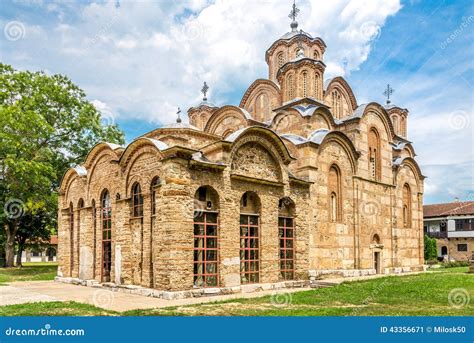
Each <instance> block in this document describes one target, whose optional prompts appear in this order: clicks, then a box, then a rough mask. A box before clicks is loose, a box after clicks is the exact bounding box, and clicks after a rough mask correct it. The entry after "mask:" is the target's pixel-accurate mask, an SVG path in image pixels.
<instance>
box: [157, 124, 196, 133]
mask: <svg viewBox="0 0 474 343" xmlns="http://www.w3.org/2000/svg"><path fill="white" fill-rule="evenodd" d="M160 129H191V130H197V131H201V130H200V129H199V128H197V127H196V126H194V125H191V124H188V123H171V124H167V125H163V126H162V127H161V128H160Z"/></svg>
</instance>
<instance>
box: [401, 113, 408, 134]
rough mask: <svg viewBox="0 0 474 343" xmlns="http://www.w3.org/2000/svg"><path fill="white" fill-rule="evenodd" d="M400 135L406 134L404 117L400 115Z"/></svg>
mask: <svg viewBox="0 0 474 343" xmlns="http://www.w3.org/2000/svg"><path fill="white" fill-rule="evenodd" d="M400 135H401V136H403V137H406V136H407V123H406V121H405V118H404V117H402V119H401V123H400Z"/></svg>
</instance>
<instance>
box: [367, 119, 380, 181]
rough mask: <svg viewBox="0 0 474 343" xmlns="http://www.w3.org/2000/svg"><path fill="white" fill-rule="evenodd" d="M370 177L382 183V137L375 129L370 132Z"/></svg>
mask: <svg viewBox="0 0 474 343" xmlns="http://www.w3.org/2000/svg"><path fill="white" fill-rule="evenodd" d="M368 138H369V176H370V178H371V179H372V180H376V181H380V175H381V171H382V169H381V167H382V163H381V157H380V136H379V133H378V131H377V130H376V129H375V128H371V129H370V131H369V137H368Z"/></svg>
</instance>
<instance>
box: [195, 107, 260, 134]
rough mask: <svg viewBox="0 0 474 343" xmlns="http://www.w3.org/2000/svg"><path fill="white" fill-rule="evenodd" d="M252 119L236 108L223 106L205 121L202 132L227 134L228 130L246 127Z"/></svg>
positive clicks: (242, 110) (245, 112)
mask: <svg viewBox="0 0 474 343" xmlns="http://www.w3.org/2000/svg"><path fill="white" fill-rule="evenodd" d="M250 119H252V117H251V116H250V114H249V113H248V112H247V111H246V110H244V109H242V108H240V107H236V106H231V105H229V106H223V107H221V108H220V109H218V110H217V111H215V112H214V113H213V114H212V115H211V117H210V118H209V120H208V121H207V123H206V125H205V127H204V132H207V133H211V134H219V133H218V132H222V134H223V133H224V132H227V131H228V129H230V128H232V127H233V128H235V129H238V128H239V127H240V128H242V127H244V126H247V124H248V122H249V120H250Z"/></svg>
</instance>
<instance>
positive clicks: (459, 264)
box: [441, 261, 470, 268]
mask: <svg viewBox="0 0 474 343" xmlns="http://www.w3.org/2000/svg"><path fill="white" fill-rule="evenodd" d="M441 265H442V266H443V268H454V267H468V266H469V265H470V263H469V261H451V262H444V263H442V264H441Z"/></svg>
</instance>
